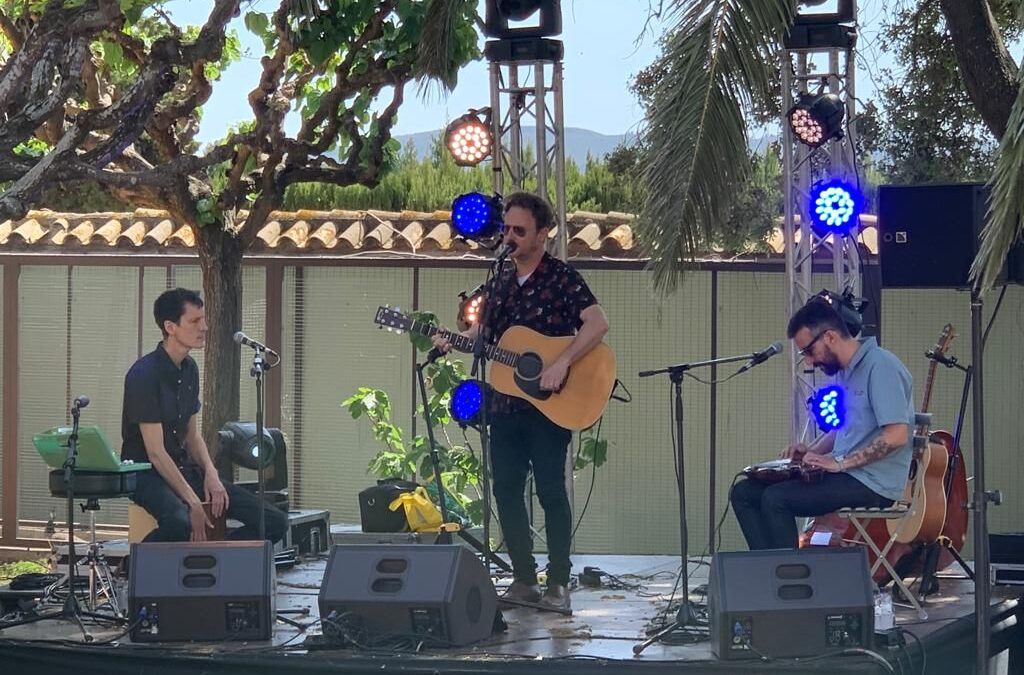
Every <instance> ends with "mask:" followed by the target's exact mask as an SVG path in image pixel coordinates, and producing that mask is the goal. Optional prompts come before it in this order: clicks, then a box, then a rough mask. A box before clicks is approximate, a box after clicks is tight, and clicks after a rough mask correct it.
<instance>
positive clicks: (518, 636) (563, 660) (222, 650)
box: [0, 555, 1024, 675]
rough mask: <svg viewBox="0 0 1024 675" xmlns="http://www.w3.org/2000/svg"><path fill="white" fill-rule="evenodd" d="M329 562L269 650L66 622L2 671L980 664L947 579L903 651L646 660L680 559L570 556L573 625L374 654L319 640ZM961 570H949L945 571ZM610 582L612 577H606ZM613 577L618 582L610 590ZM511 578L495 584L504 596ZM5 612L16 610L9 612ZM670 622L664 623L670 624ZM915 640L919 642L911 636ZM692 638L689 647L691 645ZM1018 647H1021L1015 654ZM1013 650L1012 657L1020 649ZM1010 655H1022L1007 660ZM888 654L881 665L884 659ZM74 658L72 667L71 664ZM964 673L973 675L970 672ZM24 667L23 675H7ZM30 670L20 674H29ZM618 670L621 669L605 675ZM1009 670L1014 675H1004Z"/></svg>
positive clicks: (1005, 626)
mask: <svg viewBox="0 0 1024 675" xmlns="http://www.w3.org/2000/svg"><path fill="white" fill-rule="evenodd" d="M325 561H326V557H325V556H320V557H316V558H311V559H305V560H303V561H301V562H300V563H299V564H297V565H296V566H295V567H293V568H291V569H286V570H282V571H279V572H278V576H277V608H278V609H279V610H283V609H288V610H306V611H308V614H305V615H296V614H287V615H286V616H287V617H288V618H291V619H293V620H295V621H298V622H300V623H302V624H304V625H307V626H308V628H306V630H305V631H302V630H299V629H297V628H295V627H293V626H292V625H289V624H288V623H284V622H281V621H278V622H277V623H276V626H275V629H274V634H273V639H272V640H270V641H267V642H248V643H245V642H223V643H204V642H193V643H184V644H177V643H165V644H158V645H154V644H144V645H140V644H133V643H131V642H130V641H129V640H128V639H127V638H118V639H115V640H114V641H113V642H112V643H110V644H97V643H104V642H107V641H110V640H111V639H112V638H116V637H117V635H118V633H119V631H118V630H117V629H112V628H109V627H103V626H101V625H98V624H92V625H87V629H88V630H89V631H90V633H91V634H92V635H93V636H94V639H95V643H94V644H85V643H84V642H83V641H82V633H81V631H80V630H79V629H78V627H77V626H76V625H75V624H74V623H72V622H70V621H66V620H63V619H60V620H47V621H42V622H39V623H34V624H29V625H25V626H18V627H12V628H7V629H3V630H0V663H4V664H5V665H4V671H5V672H11V673H14V672H31V673H33V675H39V674H40V673H46V672H54V673H71V672H74V673H76V675H78V674H79V673H83V672H84V673H89V672H96V673H104V675H111V673H147V674H149V673H193V674H194V673H198V672H203V673H221V672H223V673H228V672H239V673H243V672H244V673H247V674H248V675H256V672H258V671H261V670H264V669H265V670H266V672H267V673H271V672H273V673H274V674H275V675H280V673H282V672H295V673H299V672H313V671H319V670H323V669H327V668H329V669H331V670H333V671H339V670H341V671H344V672H367V673H369V672H375V673H380V672H389V671H400V672H417V673H418V672H424V673H438V672H464V673H491V672H494V673H518V672H522V671H523V669H524V668H525V667H526V666H525V663H529V664H530V665H529V667H530V668H531V670H534V669H536V668H542V669H547V670H550V671H552V672H590V671H592V672H597V670H598V669H600V670H601V671H602V672H615V673H620V672H627V671H640V670H643V671H646V672H654V671H665V672H669V670H671V672H673V673H675V672H679V671H680V670H686V671H687V672H695V673H696V672H718V673H722V672H729V673H740V672H754V670H755V669H756V670H759V671H760V670H769V671H775V672H830V673H835V672H876V673H901V674H906V675H909V674H910V673H914V674H916V673H921V672H927V673H942V672H950V673H963V672H970V667H971V664H973V658H974V651H973V645H974V635H975V625H974V618H973V617H974V614H973V612H974V595H973V593H974V587H973V582H971V581H970V580H967V579H962V578H954V577H949V576H946V577H944V578H942V579H941V582H940V584H941V591H940V593H939V594H938V595H936V596H932V597H930V598H929V601H928V603H927V605H926V609H927V611H928V614H929V616H928V619H927V620H924V621H922V620H920V619H918V617H917V615H916V614H915V613H914V612H913V611H911V610H908V609H902V608H897V625H899V626H901V627H902V628H903V629H904V630H905V631H906V632H907V633H909V634H910V637H908V639H907V645H906V646H905V647H903V648H897V649H892V648H884V647H877V648H876V649H875V650H874V651H875V654H874V655H872V654H864V653H851V654H845V655H834V656H828V657H825V658H811V659H803V660H790V659H777V660H771V661H767V662H766V661H758V660H752V661H729V662H723V661H719V660H717V659H716V658H715V656H714V655H713V654H712V652H711V648H710V643H709V641H708V638H707V635H706V629H705V630H704V632H703V633H701V632H700V631H694V633H693V634H690V635H680V634H678V633H675V634H673V635H672V636H671V638H672V639H670V640H669V641H667V642H658V643H655V644H652V645H650V646H649V647H648V648H647V649H646V650H644V651H643V653H642V654H641V655H639V656H635V655H634V653H633V647H634V646H635V645H638V644H640V643H642V642H643V641H644V640H645V638H646V637H647V635H648V631H651V630H652V629H654V628H657V627H658V626H660V625H663V624H664V621H666V620H671V619H672V618H674V611H675V607H676V603H675V602H670V599H671V598H676V601H677V599H678V596H677V595H675V596H674V595H673V590H674V587H675V584H676V583H677V578H678V570H679V559H678V557H673V556H605V555H602V556H589V555H577V556H574V558H573V563H574V571H582V570H583V568H584V567H585V566H592V567H597V568H600V570H602V571H603V572H604V573H606V574H605V575H603V576H602V582H603V586H602V587H601V588H585V587H577V588H575V589H574V590H573V591H572V604H573V615H572V616H571V617H565V616H560V615H557V614H552V613H547V612H540V611H537V610H535V609H528V608H506V607H503V608H502V613H503V616H504V619H505V621H506V623H507V624H508V630H507V631H505V632H503V633H498V634H494V635H492V636H491V637H490V638H489V639H488V640H486V641H484V642H481V643H478V644H476V645H473V646H471V647H465V648H458V649H433V648H431V649H425V650H423V651H421V652H419V653H409V652H398V653H396V652H383V651H366V650H359V649H353V648H339V647H337V646H335V645H331V644H328V643H327V642H326V640H325V639H324V638H323V636H322V634H321V631H320V625H319V623H318V621H317V618H318V617H317V614H318V612H317V592H318V590H319V588H320V583H321V580H322V577H323V573H324V567H325ZM690 568H691V574H690V587H691V588H694V589H697V590H696V591H695V592H693V593H691V599H692V601H693V602H694V603H695V604H696V605H698V606H699V605H700V603H701V601H702V600H703V596H702V595H701V589H700V587H701V586H702V585H703V584H705V583H706V581H707V570H708V568H707V566H706V565H701V564H696V563H694V562H693V561H691V563H690ZM957 571H959V569H958V568H951V569H950V570H948V571H947V574H952V573H953V572H957ZM609 575H613V576H609ZM613 577H614V582H613V581H612V579H613ZM508 581H509V580H508V579H498V580H497V582H496V586H497V587H498V591H499V594H500V593H501V591H502V590H503V589H504V587H505V586H507V584H508ZM1021 590H1022V588H1021V587H1019V586H1016V587H996V588H995V589H994V593H993V604H992V607H993V617H992V622H993V625H994V628H993V652H994V653H998V652H1000V651H1003V649H1004V647H1005V648H1006V649H1007V650H1008V651H1005V652H1003V654H1002V656H1001V657H1000V658H1001V659H1002V660H1003V662H1005V664H1006V668H1011V667H1012V668H1014V669H1018V668H1019V667H1020V665H1021V663H1022V661H1021V654H1020V651H1021V650H1022V649H1024V647H1022V645H1024V638H1022V635H1024V627H1022V626H1021V625H1018V624H1024V621H1022V619H1024V613H1022V610H1021V607H1020V605H1019V597H1020V595H1021ZM8 606H9V605H8ZM666 617H667V618H666ZM914 638H916V639H914ZM688 640H692V642H691V643H687V641H688ZM1014 645H1015V647H1014ZM1014 649H1015V651H1014ZM1011 652H1014V653H1011ZM879 657H880V658H879ZM69 659H70V661H69ZM965 664H966V668H967V670H964V668H965ZM11 666H17V670H9V668H10V667H11ZM22 666H24V669H22ZM608 668H614V671H608ZM1006 672H1011V671H1010V670H1006Z"/></svg>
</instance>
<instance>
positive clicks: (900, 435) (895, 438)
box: [804, 424, 910, 472]
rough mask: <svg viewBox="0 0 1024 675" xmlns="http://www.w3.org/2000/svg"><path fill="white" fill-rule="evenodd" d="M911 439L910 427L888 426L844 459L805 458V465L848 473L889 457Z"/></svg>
mask: <svg viewBox="0 0 1024 675" xmlns="http://www.w3.org/2000/svg"><path fill="white" fill-rule="evenodd" d="M909 439H910V425H908V424H886V425H885V426H884V427H882V433H880V434H879V435H878V436H875V438H874V439H872V441H871V442H870V443H868V444H867V445H866V446H864V447H863V448H861V449H860V450H855V451H854V452H851V453H850V454H848V455H847V456H846V457H843V459H842V460H841V461H840V460H837V459H835V458H834V457H832V456H831V455H811V454H808V455H807V456H806V457H804V464H809V465H811V466H817V467H821V468H822V469H825V471H832V472H836V471H846V470H848V469H853V468H855V467H858V466H864V465H865V464H870V463H871V462H877V461H878V460H880V459H882V458H883V457H888V456H889V455H891V454H892V453H894V452H896V451H897V450H899V449H900V448H902V447H903V446H905V445H906V444H907V441H908V440H909Z"/></svg>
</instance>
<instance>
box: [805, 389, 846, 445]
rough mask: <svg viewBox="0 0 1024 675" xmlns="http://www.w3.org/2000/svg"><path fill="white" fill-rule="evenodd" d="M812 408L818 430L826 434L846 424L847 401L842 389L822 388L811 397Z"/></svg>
mask: <svg viewBox="0 0 1024 675" xmlns="http://www.w3.org/2000/svg"><path fill="white" fill-rule="evenodd" d="M810 406H811V414H813V415H814V420H815V421H816V422H817V423H818V428H819V429H821V430H822V431H824V432H826V433H827V432H829V431H834V430H836V429H839V428H841V427H842V426H843V424H845V423H846V400H845V394H844V393H843V389H842V387H839V386H836V385H829V386H827V387H822V388H821V389H819V390H818V391H816V392H814V395H813V396H811V401H810Z"/></svg>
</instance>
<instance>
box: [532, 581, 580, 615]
mask: <svg viewBox="0 0 1024 675" xmlns="http://www.w3.org/2000/svg"><path fill="white" fill-rule="evenodd" d="M540 604H542V605H546V606H548V607H551V608H553V609H558V610H561V611H572V598H570V597H569V589H568V587H566V586H563V585H562V584H548V587H547V588H546V589H545V590H544V595H542V596H541V598H540Z"/></svg>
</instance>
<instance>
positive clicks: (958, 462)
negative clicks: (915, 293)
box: [799, 324, 968, 584]
mask: <svg viewBox="0 0 1024 675" xmlns="http://www.w3.org/2000/svg"><path fill="white" fill-rule="evenodd" d="M954 338H955V333H954V331H953V326H952V325H951V324H946V326H944V327H943V330H942V334H941V335H940V336H939V340H938V342H937V343H936V345H935V347H934V348H933V350H932V351H933V352H934V353H937V354H944V353H945V352H946V350H948V348H949V345H950V343H951V342H952V341H953V339H954ZM936 366H937V364H936V361H935V360H934V359H933V360H932V362H931V364H930V365H929V367H928V377H927V380H926V384H925V391H924V400H923V402H922V406H921V408H922V412H927V411H928V407H929V406H930V404H931V393H932V385H933V384H934V381H935V371H936ZM929 445H930V446H931V447H930V448H929V450H930V452H932V453H944V454H945V455H946V460H947V461H946V463H945V464H946V469H945V475H944V477H943V484H942V488H943V489H942V490H941V491H940V492H941V494H940V495H936V494H935V491H933V493H932V496H938V497H941V498H942V502H943V508H944V509H945V513H944V518H943V519H942V521H941V522H942V526H941V529H940V531H939V533H938V535H937V539H938V541H939V542H941V543H944V544H945V545H943V546H940V547H939V556H938V568H939V569H942V568H945V567H948V566H949V565H950V564H952V563H953V561H954V556H953V554H952V553H951V552H950V549H953V550H955V551H957V552H959V551H960V550H961V549H962V548H963V544H964V540H965V537H966V532H967V522H968V513H967V505H968V494H967V472H966V468H965V467H964V462H963V453H962V452H961V451H960V449H959V448H958V447H957V444H956V442H955V439H954V436H953V435H951V434H950V433H949V432H948V431H934V432H932V433H931V434H930V435H929ZM909 478H910V479H913V478H914V476H913V475H912V476H910V477H909ZM866 529H867V533H868V536H869V537H871V539H872V541H873V542H874V543H875V544H876V545H877V546H878V548H880V549H881V548H882V547H883V546H884V545H885V543H886V542H887V541H888V540H889V537H890V532H889V526H888V525H887V522H886V521H884V520H882V519H871V520H869V521H868V524H867V528H866ZM856 534H857V533H856V530H855V529H854V527H853V525H852V524H851V523H850V521H849V519H847V518H843V517H841V516H839V514H837V513H828V514H825V515H823V516H817V517H815V518H813V519H811V520H810V521H809V522H808V524H807V527H806V528H805V529H804V531H803V532H802V533H801V534H800V540H799V546H800V548H805V547H808V546H812V545H820V544H821V542H823V541H824V542H826V543H827V545H829V546H844V545H846V544H847V543H848V542H850V541H852V540H853V539H854V537H855V536H856ZM926 534H928V533H926ZM930 536H931V537H932V539H931V540H930V541H922V540H921V539H922V538H921V537H918V538H916V539H911V540H905V541H896V542H894V543H893V545H892V546H891V547H890V549H889V551H888V553H887V554H886V558H887V559H888V560H889V562H890V564H891V565H892V566H893V568H894V569H896V570H897V572H898V573H900V574H915V573H919V572H920V571H921V570H922V566H923V563H924V560H923V558H924V556H923V555H921V554H922V553H923V551H924V549H925V547H926V545H928V544H931V543H933V542H934V541H935V535H934V530H933V531H932V533H931V534H930ZM901 539H902V538H901ZM868 558H869V564H871V565H874V563H875V558H876V556H875V554H874V553H873V552H872V551H870V550H869V551H868ZM874 580H875V581H876V582H877V583H879V584H884V583H887V582H888V581H889V573H888V572H887V571H886V569H885V568H884V567H882V566H879V568H878V569H877V570H876V571H875V574H874Z"/></svg>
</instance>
